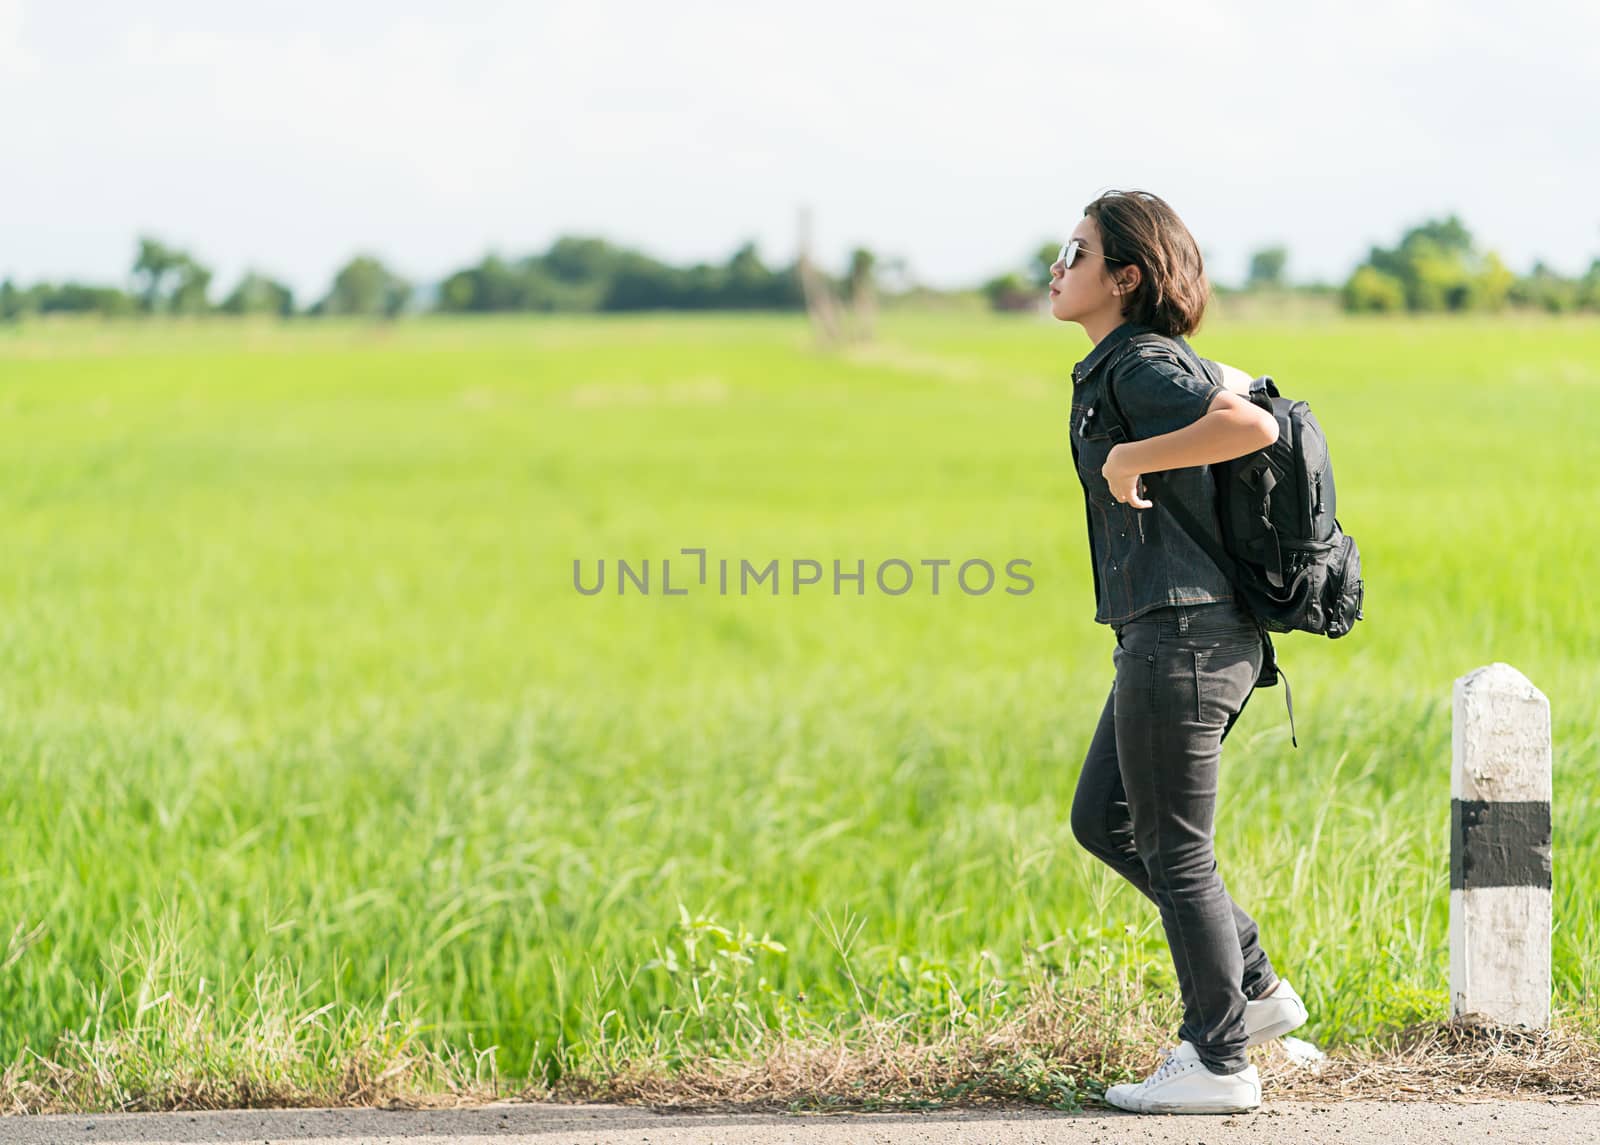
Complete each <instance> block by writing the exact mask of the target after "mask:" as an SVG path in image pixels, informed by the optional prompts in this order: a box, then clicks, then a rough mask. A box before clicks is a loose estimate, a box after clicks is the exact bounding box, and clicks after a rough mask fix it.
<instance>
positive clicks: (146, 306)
mask: <svg viewBox="0 0 1600 1145" xmlns="http://www.w3.org/2000/svg"><path fill="white" fill-rule="evenodd" d="M1056 252H1057V244H1056V243H1055V242H1051V243H1048V244H1042V245H1041V246H1040V247H1039V248H1038V249H1037V250H1036V252H1035V253H1034V255H1033V257H1032V258H1031V259H1030V260H1029V261H1028V262H1027V263H1026V264H1025V266H1024V267H1023V268H1022V269H1020V270H1015V271H1009V272H1006V273H1004V274H1001V275H997V276H995V277H993V278H991V279H989V280H988V281H987V282H985V283H983V284H982V285H981V286H980V287H979V288H978V289H979V292H980V293H981V294H982V295H983V296H985V297H986V298H987V299H988V301H989V303H990V305H992V306H993V307H995V308H996V309H1001V310H1029V309H1037V308H1038V307H1039V306H1040V305H1041V297H1042V294H1043V290H1044V287H1045V285H1046V284H1047V283H1048V282H1049V280H1050V264H1051V263H1052V262H1053V261H1054V260H1055V257H1056ZM1288 263H1289V252H1288V249H1287V248H1286V247H1283V246H1281V245H1280V246H1272V247H1266V248H1263V249H1261V250H1258V251H1256V252H1254V253H1253V254H1252V255H1251V258H1250V269H1249V273H1248V277H1247V278H1246V280H1245V282H1244V284H1243V286H1242V287H1238V288H1229V287H1226V286H1224V285H1222V284H1216V290H1217V292H1218V293H1219V294H1230V293H1236V292H1238V291H1245V292H1252V293H1253V292H1263V293H1264V292H1290V291H1293V292H1298V293H1310V294H1324V295H1332V296H1336V297H1337V298H1338V300H1339V303H1340V304H1342V306H1343V307H1344V309H1345V310H1347V311H1350V312H1352V313H1385V312H1412V313H1418V312H1430V311H1476V310H1487V311H1493V310H1499V309H1502V308H1504V307H1506V306H1518V307H1537V308H1540V309H1544V310H1548V311H1551V312H1553V313H1561V312H1565V311H1574V310H1594V311H1600V258H1596V259H1594V260H1593V261H1592V262H1591V263H1590V266H1589V269H1588V271H1587V272H1586V273H1584V274H1583V275H1581V276H1578V277H1567V276H1563V275H1561V274H1559V273H1557V272H1556V271H1554V270H1553V269H1551V268H1550V267H1549V266H1547V265H1546V264H1545V263H1543V262H1537V263H1535V264H1534V266H1533V269H1532V270H1531V271H1530V272H1529V273H1528V274H1526V275H1517V274H1515V273H1513V272H1512V271H1511V270H1510V269H1509V268H1508V267H1507V266H1506V265H1505V263H1504V262H1503V261H1502V260H1501V258H1500V256H1499V255H1498V254H1496V253H1495V252H1494V251H1492V250H1491V251H1484V250H1480V249H1479V247H1478V244H1477V243H1476V242H1475V241H1474V239H1473V237H1472V234H1471V232H1470V231H1469V230H1468V229H1467V227H1466V226H1465V225H1464V224H1463V223H1462V222H1461V220H1460V219H1459V218H1457V217H1456V216H1455V215H1450V216H1449V217H1447V218H1444V219H1430V220H1428V221H1426V222H1423V223H1421V224H1419V225H1417V226H1413V227H1410V228H1408V229H1407V230H1406V231H1405V232H1404V233H1403V234H1402V235H1401V238H1400V241H1399V242H1398V243H1397V244H1396V245H1395V246H1393V247H1387V248H1385V247H1376V246H1375V247H1372V248H1371V249H1370V251H1369V253H1368V255H1367V257H1366V258H1365V259H1364V260H1362V262H1361V263H1360V264H1359V265H1358V266H1357V267H1356V268H1355V269H1354V270H1353V271H1352V272H1351V274H1350V275H1349V277H1348V278H1347V279H1346V280H1345V281H1344V283H1343V284H1342V285H1338V284H1333V283H1292V282H1290V280H1289V277H1288ZM877 265H879V264H878V261H877V259H876V258H875V256H874V255H873V254H872V252H870V251H867V250H865V249H859V248H858V249H856V250H854V251H852V252H851V255H850V261H849V266H848V268H847V269H846V271H845V273H844V274H843V275H841V276H839V277H837V278H835V277H832V276H829V275H826V274H822V275H821V278H822V280H823V281H824V282H825V283H827V284H828V286H829V287H831V288H833V289H836V290H839V291H840V292H841V293H859V292H860V291H861V289H862V286H863V283H862V278H863V275H865V276H866V277H868V278H869V279H870V278H871V277H872V276H873V274H874V267H875V266H877ZM883 265H885V266H887V267H888V268H890V269H895V268H898V269H899V270H900V271H901V272H903V271H904V263H903V261H901V260H889V261H888V262H887V263H885V264H883ZM819 274H820V272H819ZM867 285H869V286H870V283H869V284H867ZM912 289H913V290H914V291H915V292H916V293H917V294H920V295H923V296H930V295H934V294H938V293H941V292H938V291H931V290H928V289H927V288H925V287H914V288H912ZM949 293H964V292H961V291H952V292H949ZM423 294H424V292H421V291H418V289H417V288H416V286H415V285H414V284H413V283H411V282H410V281H408V280H407V279H406V278H405V277H403V276H402V275H400V274H398V273H396V272H395V271H394V270H393V269H391V268H390V267H389V266H387V265H386V264H385V263H384V262H383V261H382V260H381V259H380V258H378V257H377V256H376V255H372V254H358V255H356V256H355V257H353V258H351V259H350V260H349V261H348V262H346V263H345V264H344V265H343V266H342V267H340V268H339V270H338V271H337V273H335V275H334V276H333V281H332V282H331V283H329V285H328V288H327V290H326V291H325V292H324V293H323V294H322V295H321V296H320V297H318V298H316V299H315V300H314V301H312V302H311V303H310V304H309V305H305V306H301V305H300V304H299V302H298V300H297V299H296V298H295V295H294V292H293V291H292V290H291V289H290V288H289V287H288V286H287V285H285V284H284V283H283V282H281V281H279V280H278V279H276V278H273V277H272V276H271V275H268V274H265V273H262V272H260V271H256V270H250V271H246V272H245V273H244V274H243V275H242V276H241V277H240V279H239V280H238V282H236V283H235V284H234V285H233V288H232V289H231V290H230V291H229V292H228V293H227V294H225V295H223V296H222V297H221V298H220V299H218V298H215V297H214V292H213V275H212V271H211V269H210V268H209V267H207V266H206V265H204V264H203V263H202V262H200V260H198V259H197V258H195V257H194V256H193V255H192V254H191V253H190V252H188V251H185V250H181V249H179V248H177V247H174V246H171V245H169V244H167V243H165V242H163V241H161V240H160V239H158V238H156V237H154V236H150V235H143V236H140V238H139V239H138V243H137V250H136V252H135V256H134V260H133V263H132V266H131V267H130V269H129V274H128V281H127V284H126V286H110V285H102V284H91V283H81V282H61V283H49V282H39V283H34V284H33V285H31V286H27V287H22V286H18V285H17V284H16V283H15V282H13V281H12V280H11V279H9V278H8V279H6V280H5V281H4V282H0V320H12V319H18V318H23V317H27V316H29V315H34V314H54V313H89V314H103V315H115V316H120V315H139V314H175V315H193V314H208V313H221V314H241V315H244V314H255V315H271V316H276V317H282V318H287V317H291V316H309V317H317V316H322V315H355V316H363V317H372V318H393V317H395V316H397V315H399V314H400V313H402V312H404V311H406V310H432V311H435V312H439V313H448V314H475V313H477V314H481V313H494V312H511V311H521V312H538V311H543V312H576V311H637V310H800V309H804V308H805V305H806V298H805V290H804V286H803V281H802V276H801V269H800V264H799V262H798V260H797V261H795V262H791V263H789V264H787V265H783V266H776V267H772V266H768V265H767V264H766V263H765V262H764V261H763V260H762V258H761V256H760V254H759V253H758V251H757V249H756V245H755V243H753V242H746V243H744V244H743V245H741V246H740V247H739V248H738V249H737V250H735V251H734V252H733V254H732V255H731V256H730V257H729V258H728V260H727V261H726V262H724V263H717V264H713V263H706V262H698V263H694V264H692V265H688V266H674V265H671V264H669V263H666V262H663V261H662V260H660V259H657V258H654V257H652V256H650V255H647V254H645V253H643V252H641V251H638V250H634V249H631V248H628V247H624V246H619V245H617V244H614V243H611V242H608V241H606V240H605V239H601V238H595V237H587V236H563V237H561V238H558V239H556V240H555V241H554V242H553V243H551V244H550V246H549V248H548V249H547V250H545V251H544V252H542V253H539V254H530V255H527V256H524V257H521V258H506V257H503V256H501V255H499V254H494V253H491V254H488V255H485V256H484V257H483V258H482V259H480V260H479V261H478V262H477V263H476V264H475V265H472V266H468V267H463V268H462V269H460V270H457V271H455V272H453V273H451V274H449V275H447V276H446V277H445V278H444V279H443V280H442V281H440V282H439V283H438V285H437V288H436V289H435V290H433V291H432V292H431V293H429V294H428V296H427V297H423Z"/></svg>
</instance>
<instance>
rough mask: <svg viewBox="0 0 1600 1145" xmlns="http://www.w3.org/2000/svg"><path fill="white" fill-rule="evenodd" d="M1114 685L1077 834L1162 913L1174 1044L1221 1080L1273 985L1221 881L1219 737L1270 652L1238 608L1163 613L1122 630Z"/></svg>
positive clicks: (1230, 604)
mask: <svg viewBox="0 0 1600 1145" xmlns="http://www.w3.org/2000/svg"><path fill="white" fill-rule="evenodd" d="M1116 633H1117V647H1116V649H1115V650H1114V651H1113V652H1112V655H1111V659H1112V663H1113V664H1115V665H1116V670H1117V675H1116V682H1115V684H1113V685H1112V688H1111V694H1110V695H1109V696H1108V697H1107V698H1106V704H1105V710H1104V711H1102V712H1101V713H1100V723H1099V725H1098V726H1097V727H1096V728H1095V732H1094V737H1093V739H1092V740H1091V741H1090V743H1089V751H1088V754H1087V756H1086V757H1085V759H1084V761H1083V771H1082V773H1081V774H1080V775H1079V777H1078V788H1077V791H1076V793H1075V794H1074V796H1073V801H1072V833H1073V835H1074V836H1076V837H1077V840H1078V842H1079V843H1081V844H1082V845H1083V847H1084V848H1085V849H1086V850H1087V851H1089V852H1090V853H1091V854H1093V855H1095V856H1096V857H1097V858H1099V859H1101V860H1103V861H1104V862H1105V863H1107V864H1108V865H1109V866H1111V867H1112V869H1114V870H1115V871H1116V872H1117V873H1118V874H1120V875H1122V876H1123V877H1124V878H1126V879H1127V880H1128V881H1129V882H1131V883H1132V884H1133V885H1134V886H1136V887H1137V888H1139V890H1140V892H1141V893H1143V894H1144V895H1145V896H1146V897H1147V898H1149V899H1150V900H1151V901H1152V902H1154V903H1155V904H1156V906H1157V907H1158V908H1159V909H1160V911H1161V923H1162V926H1163V927H1165V929H1166V933H1167V945H1168V946H1169V947H1170V948H1171V950H1172V961H1173V965H1174V967H1175V969H1176V970H1177V974H1178V986H1179V990H1180V992H1181V994H1182V996H1183V1025H1182V1027H1181V1028H1180V1029H1179V1031H1178V1036H1179V1037H1180V1038H1184V1039H1186V1040H1187V1041H1190V1042H1192V1043H1194V1047H1195V1049H1196V1050H1197V1051H1198V1052H1199V1055H1200V1059H1201V1061H1203V1062H1204V1063H1205V1065H1206V1068H1208V1069H1210V1070H1211V1071H1212V1072H1213V1073H1223V1074H1226V1073H1237V1072H1238V1071H1240V1070H1242V1069H1244V1068H1246V1067H1247V1066H1248V1065H1249V1064H1250V1062H1249V1059H1248V1058H1247V1057H1246V1056H1245V1033H1244V1003H1245V999H1246V998H1257V997H1260V996H1261V995H1262V994H1264V993H1266V992H1267V991H1268V990H1270V989H1272V987H1273V986H1275V985H1276V984H1277V981H1278V978H1277V975H1276V973H1275V972H1274V971H1273V969H1272V963H1271V961H1270V960H1268V958H1267V954H1266V951H1264V950H1262V949H1261V943H1260V941H1259V938H1260V936H1259V934H1258V932H1257V927H1256V923H1255V920H1254V919H1252V918H1251V917H1250V916H1249V915H1248V914H1246V913H1245V912H1244V910H1243V909H1241V908H1240V907H1239V905H1238V904H1237V903H1235V902H1234V901H1233V899H1232V897H1231V896H1230V895H1229V894H1228V889H1227V887H1226V886H1224V885H1223V882H1222V876H1220V875H1219V874H1218V873H1217V863H1216V858H1215V857H1214V855H1213V853H1212V847H1211V842H1212V835H1213V827H1212V816H1213V812H1214V810H1215V807H1216V801H1217V769H1218V766H1219V763H1220V761H1221V756H1222V740H1223V737H1224V736H1225V735H1226V734H1227V732H1228V731H1229V730H1231V729H1232V727H1233V721H1234V720H1235V719H1236V718H1237V717H1238V715H1239V713H1240V712H1241V711H1242V710H1243V709H1244V706H1245V703H1246V702H1247V701H1248V700H1249V699H1250V693H1251V691H1252V689H1253V688H1254V687H1255V682H1256V677H1257V676H1258V675H1259V674H1260V672H1261V662H1262V659H1263V658H1264V656H1265V655H1266V645H1265V643H1264V641H1263V637H1262V632H1261V629H1260V628H1259V627H1258V626H1257V622H1256V620H1255V618H1254V617H1253V616H1252V615H1251V614H1250V612H1249V611H1248V610H1246V609H1244V608H1243V607H1241V606H1240V605H1239V604H1238V603H1237V602H1236V601H1223V602H1220V603H1216V602H1212V603H1205V604H1194V605H1168V606H1166V607H1164V608H1158V609H1155V610H1154V611H1152V612H1147V613H1145V614H1144V615H1142V616H1138V617H1135V618H1134V619H1133V620H1130V621H1127V622H1126V623H1124V624H1121V625H1118V626H1117V628H1116Z"/></svg>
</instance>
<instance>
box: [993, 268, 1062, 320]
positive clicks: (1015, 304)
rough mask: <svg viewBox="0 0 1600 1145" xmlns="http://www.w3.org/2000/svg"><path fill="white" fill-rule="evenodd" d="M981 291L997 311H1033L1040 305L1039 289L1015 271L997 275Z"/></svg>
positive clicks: (1027, 278)
mask: <svg viewBox="0 0 1600 1145" xmlns="http://www.w3.org/2000/svg"><path fill="white" fill-rule="evenodd" d="M1074 265H1076V264H1074ZM979 289H980V290H981V291H982V293H983V296H984V297H985V298H987V299H988V300H989V305H990V307H992V308H993V309H995V310H1033V309H1036V308H1037V307H1038V306H1039V304H1040V299H1039V287H1038V286H1037V285H1036V284H1035V283H1034V282H1033V281H1032V279H1031V278H1029V277H1028V276H1027V275H1024V274H1019V273H1017V272H1015V271H1013V272H1012V273H1010V274H1001V275H997V276H995V277H994V278H991V279H990V280H989V281H988V282H986V283H984V284H983V286H982V287H980V288H979Z"/></svg>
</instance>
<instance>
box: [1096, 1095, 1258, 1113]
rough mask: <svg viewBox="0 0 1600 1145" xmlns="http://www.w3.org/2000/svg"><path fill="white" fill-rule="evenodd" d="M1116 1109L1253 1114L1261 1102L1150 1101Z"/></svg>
mask: <svg viewBox="0 0 1600 1145" xmlns="http://www.w3.org/2000/svg"><path fill="white" fill-rule="evenodd" d="M1117 1108H1118V1109H1127V1110H1128V1112H1130V1113H1253V1112H1255V1111H1256V1110H1258V1109H1260V1108H1261V1100H1260V1099H1259V1098H1257V1099H1256V1100H1255V1101H1253V1102H1249V1103H1248V1104H1247V1103H1245V1102H1238V1101H1234V1102H1228V1103H1227V1104H1224V1105H1197V1104H1195V1103H1194V1102H1191V1101H1152V1102H1149V1103H1148V1104H1145V1105H1141V1106H1139V1107H1138V1108H1137V1109H1128V1107H1127V1106H1126V1105H1119V1106H1117Z"/></svg>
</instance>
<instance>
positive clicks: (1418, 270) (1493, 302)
mask: <svg viewBox="0 0 1600 1145" xmlns="http://www.w3.org/2000/svg"><path fill="white" fill-rule="evenodd" d="M1364 271H1365V272H1371V273H1363V272H1364ZM1357 276H1360V278H1359V281H1358V280H1357ZM1514 279H1515V276H1514V275H1512V274H1511V272H1510V271H1509V270H1507V269H1506V266H1505V264H1504V263H1503V262H1502V261H1501V260H1500V258H1499V256H1498V255H1496V254H1494V253H1493V252H1489V253H1487V254H1479V253H1478V251H1477V249H1476V247H1475V246H1474V244H1473V241H1472V235H1471V232H1469V231H1468V230H1467V228H1466V226H1465V225H1464V224H1463V223H1462V222H1461V220H1460V219H1458V218H1457V217H1456V216H1455V215H1450V216H1449V217H1448V218H1445V219H1442V220H1430V221H1428V222H1425V223H1422V224H1421V225H1419V226H1415V227H1412V228H1410V229H1409V230H1407V231H1406V232H1405V234H1404V235H1402V236H1401V239H1400V243H1399V245H1398V246H1396V247H1393V248H1391V249H1385V248H1382V247H1373V248H1371V251H1370V253H1369V254H1368V256H1367V260H1366V261H1365V262H1364V263H1362V264H1361V266H1359V267H1357V269H1356V271H1355V272H1354V274H1352V275H1351V278H1350V279H1349V281H1348V282H1346V284H1345V290H1344V300H1345V306H1346V308H1347V309H1352V310H1382V309H1388V308H1389V305H1388V304H1389V302H1390V301H1392V290H1393V287H1392V284H1396V283H1397V284H1398V285H1399V288H1400V292H1401V296H1402V297H1403V299H1404V305H1405V308H1406V309H1408V310H1414V311H1431V310H1473V309H1495V308H1498V307H1499V306H1501V305H1503V304H1504V302H1505V301H1506V298H1507V294H1508V291H1509V289H1510V286H1511V284H1512V282H1513V281H1514Z"/></svg>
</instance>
